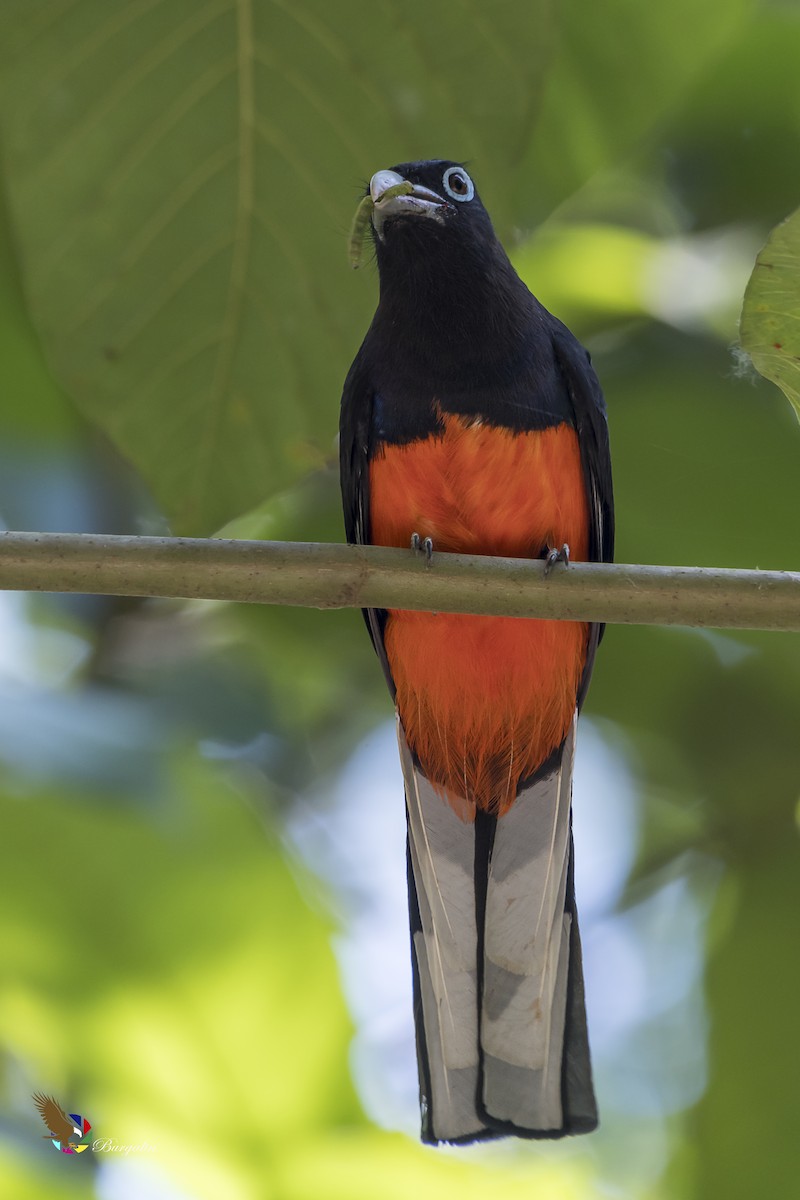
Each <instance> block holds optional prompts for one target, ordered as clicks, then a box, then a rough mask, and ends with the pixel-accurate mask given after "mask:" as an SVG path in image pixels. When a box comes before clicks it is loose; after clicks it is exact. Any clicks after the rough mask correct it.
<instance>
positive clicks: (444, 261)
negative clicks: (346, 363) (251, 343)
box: [339, 159, 614, 1144]
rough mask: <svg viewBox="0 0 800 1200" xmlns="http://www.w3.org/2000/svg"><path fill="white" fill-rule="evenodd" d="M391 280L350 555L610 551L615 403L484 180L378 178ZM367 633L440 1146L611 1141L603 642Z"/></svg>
mask: <svg viewBox="0 0 800 1200" xmlns="http://www.w3.org/2000/svg"><path fill="white" fill-rule="evenodd" d="M362 204H363V205H366V207H367V209H368V210H369V221H368V222H365V221H364V220H363V219H362V217H360V216H358V217H357V219H358V222H359V227H360V226H361V224H364V223H366V224H368V227H369V233H370V235H371V237H372V241H373V243H374V250H375V259H376V262H377V269H378V280H379V298H378V305H377V308H376V311H375V314H374V317H373V319H372V323H371V324H370V326H369V329H368V331H367V333H366V336H365V337H364V340H363V343H362V345H361V347H360V349H359V350H358V353H357V354H356V357H355V359H354V361H353V364H352V366H351V368H350V370H349V372H348V374H347V378H346V380H345V383H344V388H343V394H342V404H341V418H340V430H339V452H340V475H341V489H342V501H343V506H344V523H345V532H346V537H347V541H348V542H349V543H352V544H360V545H370V544H371V545H378V546H396V547H407V548H409V552H411V548H413V549H414V550H415V551H416V552H417V553H418V554H421V553H422V552H423V551H424V553H425V557H426V558H427V560H428V563H429V565H432V569H434V570H435V556H436V554H437V553H438V552H439V551H441V552H456V553H464V554H480V555H494V556H507V557H515V558H529V559H544V560H545V571H549V570H550V569H551V568H552V569H555V566H556V564H557V563H558V562H559V561H561V562H562V563H564V564H565V565H566V564H568V562H569V560H570V559H572V560H573V561H603V562H609V561H611V560H612V558H613V545H614V507H613V489H612V479H611V458H610V451H609V436H608V423H607V417H606V408H605V402H604V399H603V394H602V391H601V388H600V384H599V382H598V379H597V376H596V374H595V371H594V368H593V366H592V364H591V360H590V357H589V355H588V353H587V351H586V350H585V349H584V348H583V347H582V346H581V344H580V343H579V342H578V341H577V339H576V338H575V337H574V336H573V334H572V333H571V332H570V331H569V330H568V329H567V327H566V326H565V325H564V324H562V323H561V322H560V321H559V320H558V319H557V318H556V317H554V316H552V315H551V314H550V313H549V312H548V311H547V309H545V308H544V306H543V305H542V304H540V303H539V301H538V300H537V299H536V298H535V297H534V296H533V295H532V293H531V292H530V291H529V290H528V288H527V287H526V285H525V284H524V283H523V282H522V280H521V279H520V278H519V276H518V275H517V273H516V271H515V270H514V268H513V266H512V264H511V262H510V260H509V258H508V255H507V254H506V252H505V250H504V249H503V246H502V245H501V243H500V240H499V239H498V237H497V235H496V233H495V231H494V228H493V225H492V222H491V219H490V217H489V214H488V213H487V211H486V209H485V207H484V205H483V203H482V202H481V199H480V197H479V195H478V192H477V190H476V188H475V184H474V181H473V179H472V177H471V175H470V174H469V173H468V171H467V169H466V167H465V166H464V165H463V164H462V163H459V162H455V161H451V160H445V159H436V160H426V161H419V162H406V163H400V164H398V165H397V166H395V167H392V168H391V169H382V170H379V171H377V172H376V173H375V174H374V175H373V176H372V178H371V180H370V181H369V185H368V188H367V189H366V192H365V197H364V200H362ZM364 618H365V620H366V624H367V628H368V631H369V634H370V637H371V639H372V643H373V646H374V648H375V650H376V652H377V655H378V658H379V660H380V662H381V664H382V667H383V671H384V674H385V677H386V681H387V683H388V686H389V689H390V693H391V695H392V697H393V698H394V702H395V708H396V720H397V736H398V743H399V748H400V759H401V764H402V769H403V777H404V783H405V794H406V818H407V853H406V858H407V876H408V893H409V918H410V926H411V960H412V975H413V989H414V998H413V1005H414V1019H415V1028H416V1046H417V1066H418V1075H419V1093H420V1112H421V1137H422V1140H423V1141H424V1142H427V1143H431V1144H440V1143H453V1144H462V1143H470V1142H474V1141H481V1140H486V1139H491V1138H497V1137H503V1136H518V1137H522V1138H558V1137H563V1136H565V1135H568V1134H577V1133H587V1132H590V1131H592V1130H593V1129H594V1128H595V1127H596V1125H597V1123H598V1114H597V1103H596V1099H595V1093H594V1086H593V1079H592V1069H591V1060H590V1052H589V1043H588V1034H587V1021H586V1010H585V999H584V981H583V968H582V957H581V944H580V936H579V930H578V915H577V909H576V904H575V887H574V868H573V842H572V772H573V760H574V750H575V728H576V721H577V714H578V712H579V710H580V708H581V705H582V704H583V701H584V698H585V696H586V691H587V688H588V685H589V679H590V676H591V673H592V667H593V664H594V659H595V653H596V651H597V647H598V645H599V642H600V640H601V638H602V635H603V628H604V627H603V625H602V624H599V623H588V622H578V621H553V620H534V619H528V618H510V617H494V616H470V615H463V614H451V613H441V612H439V613H433V612H416V611H414V612H412V611H408V610H402V609H365V610H364Z"/></svg>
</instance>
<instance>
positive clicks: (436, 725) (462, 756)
mask: <svg viewBox="0 0 800 1200" xmlns="http://www.w3.org/2000/svg"><path fill="white" fill-rule="evenodd" d="M442 419H443V423H444V426H445V428H444V433H443V435H442V436H439V437H436V438H427V439H424V440H420V441H417V442H411V443H408V444H406V445H402V446H386V447H385V449H384V450H383V451H382V452H381V453H380V454H379V455H377V456H376V457H375V458H374V459H373V461H372V463H371V466H370V521H371V537H372V541H373V543H375V544H376V545H381V546H408V545H409V544H410V540H411V535H412V533H415V532H416V533H418V534H419V535H420V537H431V538H432V539H433V544H434V547H435V549H437V550H444V551H448V550H449V551H454V552H459V553H463V554H496V555H504V556H509V557H515V558H530V557H538V556H539V555H540V554H541V551H542V549H543V547H545V546H561V545H562V543H563V542H567V543H568V544H569V547H570V553H571V556H572V558H574V559H575V560H581V559H585V558H586V557H587V555H588V548H589V513H588V505H587V501H586V492H585V487H584V482H583V472H582V468H581V459H580V449H579V446H578V438H577V434H576V433H575V430H573V429H570V427H569V426H567V425H559V426H555V427H552V428H549V429H545V430H536V431H531V432H527V433H511V432H510V431H508V430H505V429H498V428H492V427H490V426H487V425H482V424H479V423H473V424H470V423H469V420H468V419H467V418H460V417H455V416H450V415H445V416H443V418H442ZM587 641H588V626H587V625H585V624H583V623H581V622H577V621H536V620H529V619H525V618H515V617H472V616H462V615H458V614H450V613H419V612H407V611H405V610H391V611H390V612H389V615H388V618H387V622H386V630H385V645H386V654H387V657H388V660H389V666H390V668H391V672H392V677H393V678H394V681H395V685H396V687H397V708H398V712H399V714H400V719H401V721H402V723H403V729H404V730H405V735H406V739H407V741H408V744H409V746H410V747H411V749H412V750H413V752H414V753H415V754H416V756H417V758H418V759H419V762H420V765H421V766H422V769H423V770H424V772H425V774H426V775H427V776H428V778H429V779H430V780H431V781H432V782H433V783H434V784H435V785H436V786H437V787H439V788H441V789H442V791H443V793H444V794H445V795H446V796H447V798H448V800H449V801H450V803H451V804H452V806H453V808H454V809H455V810H456V811H457V812H459V813H460V815H461V816H463V817H465V818H467V819H468V818H470V817H471V816H474V812H475V807H476V806H477V807H478V808H482V809H485V810H487V811H489V812H493V813H497V814H499V815H502V813H503V812H505V811H507V810H508V809H509V808H510V807H511V805H512V804H513V803H514V799H515V797H516V794H517V789H518V786H519V783H520V781H522V780H525V779H526V778H528V777H529V776H530V775H532V774H533V772H534V771H535V770H536V769H537V767H539V766H540V765H541V764H542V763H543V762H544V761H545V759H546V758H547V757H548V755H549V754H550V753H551V752H552V751H553V750H554V749H555V748H556V747H557V746H559V745H560V744H561V742H562V741H563V740H564V737H565V736H566V734H567V731H568V729H569V725H570V722H571V720H572V716H573V713H574V711H575V701H576V695H577V691H578V686H579V683H580V679H581V675H582V673H583V667H584V663H585V661H586V647H587Z"/></svg>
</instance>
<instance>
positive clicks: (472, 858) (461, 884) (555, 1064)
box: [398, 722, 597, 1142]
mask: <svg viewBox="0 0 800 1200" xmlns="http://www.w3.org/2000/svg"><path fill="white" fill-rule="evenodd" d="M398 733H399V741H400V753H401V759H402V763H403V774H404V777H405V785H406V806H407V816H408V889H409V910H410V918H411V953H412V964H413V969H414V1018H415V1023H416V1032H417V1056H418V1065H419V1078H420V1103H421V1109H422V1137H423V1140H424V1141H427V1142H467V1141H474V1140H476V1139H481V1138H492V1137H502V1136H503V1135H504V1134H515V1135H516V1136H518V1137H519V1136H521V1137H539V1138H555V1137H563V1136H564V1135H566V1134H570V1133H585V1132H589V1131H590V1130H592V1129H594V1128H595V1127H596V1125H597V1107H596V1103H595V1098H594V1090H593V1087H592V1073H591V1064H590V1060H589V1043H588V1038H587V1032H586V1012H585V1007H584V994H583V970H582V966H581V948H580V937H579V934H578V918H577V913H576V911H575V900H574V888H573V877H572V856H573V851H572V834H571V789H572V763H573V755H574V745H575V723H574V722H573V725H572V728H571V730H570V733H569V735H568V736H567V738H566V740H565V742H564V745H563V747H562V750H561V754H560V755H559V756H557V760H554V765H553V768H552V770H551V771H550V772H549V773H547V774H545V775H544V776H543V777H541V778H538V779H536V780H535V782H533V783H532V784H530V785H529V786H528V787H526V788H523V789H522V790H521V791H520V793H519V795H518V797H517V799H516V801H515V803H514V805H513V806H512V808H511V809H510V810H509V811H508V812H507V813H506V814H505V815H504V816H503V817H501V818H499V819H496V818H495V817H492V816H489V815H488V814H486V813H483V812H478V813H477V815H476V818H475V820H474V822H467V821H463V820H462V819H461V818H460V817H459V816H457V815H456V813H455V812H454V810H453V808H452V807H451V806H450V805H449V804H448V803H447V802H446V801H445V800H443V799H442V797H441V795H440V794H439V793H438V792H436V791H435V790H434V788H433V786H432V785H431V783H430V782H429V781H428V780H427V779H426V778H425V776H424V775H423V774H422V772H421V770H420V767H419V765H418V764H416V763H415V762H414V759H413V756H412V754H411V752H410V751H409V749H408V746H407V744H406V741H405V737H404V734H403V729H402V726H401V725H400V724H399V723H398Z"/></svg>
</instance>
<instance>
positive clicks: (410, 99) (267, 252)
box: [0, 0, 743, 531]
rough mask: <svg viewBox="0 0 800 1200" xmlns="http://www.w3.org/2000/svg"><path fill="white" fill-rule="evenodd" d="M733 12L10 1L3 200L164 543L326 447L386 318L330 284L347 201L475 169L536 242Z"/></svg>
mask: <svg viewBox="0 0 800 1200" xmlns="http://www.w3.org/2000/svg"><path fill="white" fill-rule="evenodd" d="M742 2H743V0H737V3H735V4H731V3H730V2H728V0H726V2H725V3H722V0H719V2H716V0H715V2H714V3H711V4H708V5H706V6H704V8H703V12H702V14H698V13H697V11H696V9H695V8H694V7H693V6H692V7H691V8H690V7H689V6H688V5H687V4H686V3H680V4H677V5H674V6H670V7H669V8H668V9H664V10H663V11H660V13H659V14H658V20H657V21H656V20H652V19H650V17H648V20H642V19H640V16H641V12H642V8H641V5H640V4H639V3H638V0H615V3H614V4H613V6H612V7H611V8H610V9H609V10H608V11H607V12H606V9H605V8H602V9H598V8H597V6H596V5H593V4H589V2H588V0H576V2H575V3H573V4H571V5H567V6H564V8H563V9H559V10H557V11H558V19H559V20H560V21H561V22H562V23H563V28H562V29H560V30H557V29H556V28H555V24H554V22H555V17H554V15H553V13H552V12H551V5H550V4H549V3H547V0H536V2H534V3H532V2H531V0H507V2H506V3H503V4H496V5H493V6H491V7H490V8H481V7H480V6H478V5H477V4H476V3H474V0H465V2H464V3H462V4H460V5H458V6H455V5H453V6H449V5H430V4H426V3H423V2H422V0H404V2H403V3H400V2H399V0H388V2H387V3H385V4H382V5H372V6H370V7H369V8H368V9H365V8H364V7H363V6H362V5H359V4H355V3H352V2H350V3H339V4H337V5H335V6H331V5H328V4H325V3H324V2H323V0H291V2H290V0H276V2H275V3H271V4H255V3H253V2H252V0H238V2H235V0H207V2H206V3H202V4H197V3H194V0H171V2H170V3H169V4H164V3H159V2H158V0H130V2H129V3H127V4H125V5H108V4H107V3H105V0H73V2H72V3H69V4H65V3H63V0H40V3H38V4H35V5H32V4H30V3H29V2H28V0H7V2H6V3H5V4H4V6H3V11H2V17H0V45H2V47H3V57H4V60H5V85H4V88H3V97H2V128H3V138H4V150H5V159H6V172H7V178H8V188H9V194H10V198H11V204H12V210H13V215H14V218H15V223H16V233H17V239H18V245H19V252H20V257H21V263H22V268H23V273H24V279H25V283H26V290H27V295H28V298H29V303H30V306H31V311H32V314H33V316H34V319H35V321H36V324H37V326H38V329H39V332H40V334H41V336H42V337H43V340H44V343H45V346H46V349H47V351H48V353H49V356H50V359H51V362H52V364H53V366H54V368H55V371H56V373H57V375H58V377H59V379H60V380H61V381H62V382H63V384H64V385H65V386H66V388H67V389H68V390H69V392H70V393H71V394H72V396H73V397H74V399H75V400H76V402H77V403H78V404H79V406H80V407H81V408H82V410H83V411H84V412H85V413H87V414H88V415H89V416H91V417H92V418H93V419H94V420H96V421H97V422H98V423H99V424H101V425H102V426H103V428H104V429H105V430H106V431H107V432H108V433H109V434H110V435H111V436H112V438H113V439H114V440H115V442H116V443H117V445H118V446H119V447H121V448H122V450H123V451H124V452H125V453H126V454H127V455H128V456H129V457H130V458H131V459H132V460H133V461H134V462H135V463H136V464H137V465H138V466H139V468H140V469H141V470H142V471H143V472H144V474H145V476H146V478H147V480H148V482H149V484H150V485H151V487H152V488H153V489H154V491H155V493H156V495H157V496H158V498H159V500H160V501H161V503H162V504H163V505H164V507H165V509H166V511H167V512H168V513H169V514H170V515H171V516H172V517H173V518H174V519H175V523H176V525H177V526H178V527H179V528H180V529H182V530H185V531H208V530H210V529H212V528H214V527H216V526H218V525H219V524H221V523H222V522H223V521H224V520H226V519H228V518H230V517H231V516H234V515H235V514H237V513H239V512H241V511H243V510H245V509H247V508H249V507H252V506H253V505H255V504H258V503H259V502H261V501H262V500H263V499H265V498H266V497H267V496H269V495H272V494H274V493H275V491H276V490H278V489H280V488H283V487H285V486H286V484H287V483H288V482H290V481H291V480H292V479H293V478H296V477H297V476H298V475H299V474H301V473H303V472H304V471H306V470H307V469H308V467H309V466H310V465H312V464H314V463H318V462H319V461H320V460H321V458H324V457H327V456H329V455H330V453H331V450H332V443H333V435H334V432H335V428H336V406H337V400H338V393H339V389H340V385H341V379H342V376H343V374H344V371H345V370H346V367H347V363H348V361H349V360H350V358H351V357H352V354H353V352H354V350H355V348H356V346H357V344H358V340H359V336H360V333H361V332H362V331H363V329H364V328H365V326H366V323H367V320H368V315H369V309H370V307H371V304H372V303H373V299H374V286H373V285H372V284H371V282H369V281H368V280H365V279H363V278H361V277H359V276H353V275H352V274H351V273H350V272H348V270H347V268H346V262H345V252H344V243H345V233H346V230H347V226H348V223H349V219H350V214H351V211H352V208H353V204H354V201H355V197H356V195H357V192H358V188H359V181H360V180H363V178H364V177H365V176H367V175H369V173H370V172H371V171H373V170H374V169H376V168H377V167H379V166H386V165H388V164H390V163H392V162H395V161H398V160H400V159H403V158H406V157H424V156H432V155H444V156H453V157H461V158H469V159H472V160H474V161H475V162H477V163H478V164H479V167H480V178H481V180H482V181H484V183H485V186H484V191H485V193H486V196H487V198H488V200H489V203H490V207H491V208H492V211H493V213H494V214H495V215H496V217H497V219H498V223H499V225H500V227H501V228H505V229H508V228H510V226H511V224H512V222H515V223H521V222H523V221H525V220H528V219H529V218H530V216H531V214H532V213H533V212H534V210H538V211H541V210H542V208H543V207H544V208H545V209H546V207H547V206H550V205H552V204H553V203H555V202H556V201H557V200H559V199H561V198H562V197H563V196H564V195H565V194H567V193H568V192H569V191H570V190H571V189H572V188H573V187H574V186H575V185H576V184H578V183H581V182H583V181H584V180H585V179H586V177H587V176H588V174H590V173H591V172H592V171H594V170H596V169H597V167H599V166H602V165H604V164H606V163H607V162H609V161H611V160H612V159H613V158H614V156H616V155H619V154H620V153H622V152H624V151H626V150H628V149H629V148H630V146H631V144H632V143H633V142H634V141H635V139H636V138H637V137H638V136H640V135H641V134H642V132H643V131H644V130H646V129H647V127H648V125H649V124H651V123H652V121H653V118H654V117H655V116H657V115H660V114H661V113H662V112H663V111H664V110H665V106H666V105H668V104H674V103H675V100H676V97H677V96H678V95H680V93H681V90H682V89H684V88H685V86H686V84H687V83H688V82H689V81H690V80H691V79H692V78H693V77H694V75H695V74H696V72H697V70H698V68H699V66H700V65H701V64H702V63H703V62H704V61H705V60H706V58H707V57H708V55H709V54H711V53H714V52H715V51H716V49H717V48H718V46H719V45H720V44H721V42H722V41H723V40H724V38H725V37H726V36H727V35H728V33H729V31H730V30H731V28H733V27H734V25H735V23H736V22H737V21H738V20H739V15H740V12H741V7H742ZM649 12H650V10H648V13H649ZM637 14H640V15H639V16H637ZM650 16H652V14H650ZM689 20H690V22H691V28H692V36H691V38H689V37H686V36H685V31H686V28H687V21H689ZM554 54H556V55H557V63H556V69H555V71H554V73H553V75H552V86H550V87H547V80H548V77H549V75H548V66H549V63H550V61H551V59H552V57H553V55H554ZM623 63H624V65H625V68H626V70H625V72H622V71H621V69H620V68H621V64H623ZM656 66H657V67H658V72H657V82H658V86H657V87H656V86H654V85H653V73H654V71H655V68H656ZM543 95H544V96H545V100H544V112H543V117H542V122H541V124H540V127H539V132H538V134H537V137H536V139H535V140H534V141H533V142H532V141H531V132H532V129H533V127H534V124H535V121H536V118H537V114H538V112H539V109H540V106H541V103H542V96H543ZM601 129H602V130H603V131H604V132H603V135H602V136H600V130H601ZM514 164H517V165H516V168H515V169H514ZM514 170H516V174H515V173H514ZM515 178H516V180H517V183H518V185H519V186H518V188H517V190H516V199H515V198H514V192H513V189H512V188H511V187H510V186H509V184H510V183H511V182H512V181H513V180H514V179H515ZM533 197H535V198H536V201H535V204H534V203H533V201H532V198H533Z"/></svg>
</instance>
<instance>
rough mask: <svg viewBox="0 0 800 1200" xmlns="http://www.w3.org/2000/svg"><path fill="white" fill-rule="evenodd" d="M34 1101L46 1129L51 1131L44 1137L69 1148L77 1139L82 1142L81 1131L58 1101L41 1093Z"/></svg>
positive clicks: (36, 1095)
mask: <svg viewBox="0 0 800 1200" xmlns="http://www.w3.org/2000/svg"><path fill="white" fill-rule="evenodd" d="M33 1100H34V1103H35V1105H36V1107H37V1108H38V1110H39V1112H40V1114H41V1117H42V1120H43V1121H44V1123H45V1127H46V1128H47V1129H49V1131H50V1132H49V1133H47V1134H43V1135H42V1136H43V1137H50V1138H54V1139H55V1140H56V1141H57V1142H62V1143H64V1145H68V1146H74V1145H75V1138H76V1137H77V1139H78V1140H80V1138H81V1136H82V1134H81V1131H80V1129H78V1128H76V1126H75V1124H74V1123H73V1121H72V1120H71V1119H70V1118H69V1117H68V1116H67V1114H66V1113H65V1112H64V1109H63V1108H62V1107H61V1105H60V1104H59V1103H58V1101H57V1100H54V1099H53V1097H52V1096H45V1095H44V1094H43V1093H41V1092H36V1093H35V1094H34V1097H33Z"/></svg>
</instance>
